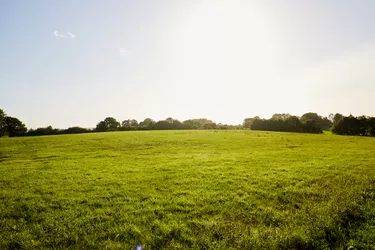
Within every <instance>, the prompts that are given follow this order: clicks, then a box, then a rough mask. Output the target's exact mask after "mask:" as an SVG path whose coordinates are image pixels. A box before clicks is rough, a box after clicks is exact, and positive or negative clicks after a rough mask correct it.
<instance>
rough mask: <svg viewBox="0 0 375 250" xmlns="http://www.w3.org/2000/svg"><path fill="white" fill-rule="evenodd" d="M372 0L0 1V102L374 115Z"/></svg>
mask: <svg viewBox="0 0 375 250" xmlns="http://www.w3.org/2000/svg"><path fill="white" fill-rule="evenodd" d="M374 10H375V1H373V0H367V1H366V0H361V1H356V0H350V1H349V0H336V1H335V0H320V1H319V0H314V1H312V0H311V1H307V0H306V1H301V0H274V1H267V0H258V1H251V0H244V1H235V0H227V1H225V0H222V1H220V0H216V1H204V0H202V1H194V0H170V1H167V0H164V1H163V0H149V1H142V0H141V1H140V0H134V1H126V0H119V1H112V0H105V1H104V0H101V1H94V0H87V1H83V0H79V1H77V0H74V1H67V0H64V1H49V0H48V1H47V0H46V1H37V0H33V1H27V0H22V1H18V0H9V1H8V0H1V1H0V108H2V109H4V110H5V111H6V113H7V114H8V115H11V116H15V117H17V118H19V119H20V120H22V121H23V122H24V123H25V124H26V125H27V127H29V128H36V127H41V126H48V125H52V126H53V127H58V128H67V127H69V126H74V125H78V126H83V127H95V125H96V124H97V123H98V122H99V121H100V120H103V119H104V118H105V117H107V116H113V117H115V118H116V119H117V120H119V121H122V120H124V119H128V118H135V119H137V120H139V121H140V120H143V119H144V118H146V117H151V118H153V119H155V120H159V119H165V118H167V117H174V118H177V119H180V120H184V119H188V118H203V117H204V118H209V119H213V120H215V121H216V122H223V123H230V124H239V123H242V121H243V119H244V118H245V117H253V116H256V115H258V116H261V117H270V116H271V115H272V114H273V113H291V114H295V115H302V114H303V113H305V112H309V111H314V112H318V113H319V114H321V115H324V116H327V115H329V114H330V113H333V112H340V113H343V114H345V115H348V114H350V113H352V114H353V115H362V114H365V115H372V116H375V106H374V103H375V26H374V24H375V15H374Z"/></svg>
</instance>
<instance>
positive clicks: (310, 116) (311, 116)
mask: <svg viewBox="0 0 375 250" xmlns="http://www.w3.org/2000/svg"><path fill="white" fill-rule="evenodd" d="M307 121H314V122H315V123H316V124H318V125H319V126H320V127H321V128H322V129H324V130H329V129H330V128H331V127H332V122H331V121H330V120H329V119H328V118H327V117H324V118H323V117H321V116H320V115H318V114H317V113H313V112H309V113H306V114H303V115H302V116H301V122H303V123H306V122H307Z"/></svg>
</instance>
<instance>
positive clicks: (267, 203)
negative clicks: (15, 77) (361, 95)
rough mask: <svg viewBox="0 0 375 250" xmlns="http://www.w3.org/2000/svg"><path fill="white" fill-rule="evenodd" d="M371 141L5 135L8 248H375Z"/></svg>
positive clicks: (1, 223) (0, 151) (2, 165)
mask: <svg viewBox="0 0 375 250" xmlns="http://www.w3.org/2000/svg"><path fill="white" fill-rule="evenodd" d="M374 207H375V138H364V137H345V136H335V135H330V134H322V135H309V134H293V133H276V132H261V131H258V132H254V131H136V132H113V133H98V134H82V135H61V136H45V137H23V138H1V139H0V249H7V248H9V249H43V248H55V249H66V248H69V249H105V248H107V249H134V247H135V246H136V245H137V244H142V246H143V247H144V248H145V249H347V248H348V247H350V246H353V247H354V248H355V249H375V248H374V245H375V240H374V239H375V219H374V216H375V210H374Z"/></svg>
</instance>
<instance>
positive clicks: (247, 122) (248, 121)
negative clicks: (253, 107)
mask: <svg viewBox="0 0 375 250" xmlns="http://www.w3.org/2000/svg"><path fill="white" fill-rule="evenodd" d="M251 123H253V118H245V119H244V120H243V123H242V126H243V127H244V128H251Z"/></svg>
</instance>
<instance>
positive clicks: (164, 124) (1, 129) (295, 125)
mask: <svg viewBox="0 0 375 250" xmlns="http://www.w3.org/2000/svg"><path fill="white" fill-rule="evenodd" d="M183 129H186V130H188V129H219V130H228V129H251V130H265V131H280V132H298V133H314V134H320V133H323V130H331V131H332V133H334V134H338V135H361V136H375V118H374V117H367V116H359V117H354V116H352V115H350V116H343V115H342V114H339V113H336V114H331V115H329V117H322V116H320V115H318V114H317V113H313V112H309V113H306V114H303V115H302V116H301V117H298V116H293V115H291V114H274V115H273V116H272V117H271V118H270V119H262V118H260V117H259V116H256V117H254V118H245V119H244V121H243V123H242V124H240V125H227V124H222V123H215V122H214V121H212V120H209V119H206V118H200V119H189V120H185V121H182V122H181V121H179V120H177V119H174V118H171V117H169V118H167V119H165V120H159V121H155V120H153V119H151V118H146V119H144V120H143V121H141V122H138V121H137V120H135V119H127V120H124V121H122V122H121V123H120V122H119V121H117V120H116V119H115V118H113V117H107V118H105V119H104V120H102V121H100V122H99V123H97V125H96V127H95V128H93V129H88V128H81V127H78V126H75V127H70V128H67V129H57V128H53V127H52V126H48V127H41V128H37V129H27V127H26V125H25V124H24V123H23V122H21V121H20V120H19V119H18V118H16V117H11V116H8V115H6V114H5V112H4V111H3V110H2V109H0V137H1V136H9V137H15V136H41V135H60V134H78V133H91V132H108V131H135V130H183Z"/></svg>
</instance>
